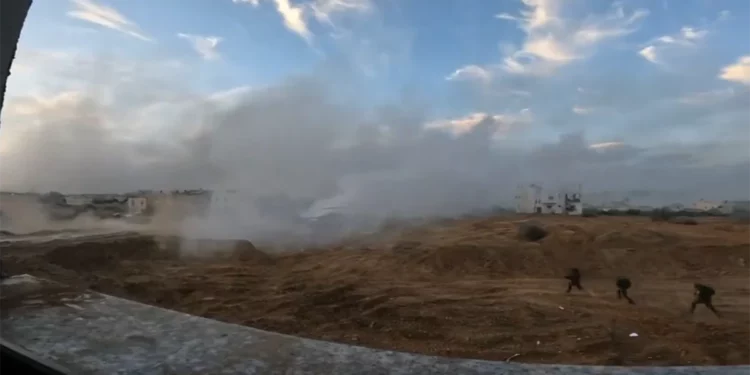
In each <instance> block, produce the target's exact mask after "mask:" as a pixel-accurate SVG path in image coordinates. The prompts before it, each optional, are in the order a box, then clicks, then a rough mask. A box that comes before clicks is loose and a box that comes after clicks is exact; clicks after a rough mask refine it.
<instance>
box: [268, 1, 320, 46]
mask: <svg viewBox="0 0 750 375" xmlns="http://www.w3.org/2000/svg"><path fill="white" fill-rule="evenodd" d="M274 3H275V4H276V10H277V11H278V12H279V14H280V15H281V18H282V19H283V20H284V26H286V28H287V29H289V30H290V31H291V32H293V33H295V34H297V35H299V36H300V37H302V39H304V40H305V41H307V42H308V43H310V41H311V40H312V33H310V29H308V27H307V22H306V21H305V13H304V8H303V7H301V6H295V5H293V4H292V3H291V2H290V1H289V0H274Z"/></svg>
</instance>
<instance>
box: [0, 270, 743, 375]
mask: <svg viewBox="0 0 750 375" xmlns="http://www.w3.org/2000/svg"><path fill="white" fill-rule="evenodd" d="M0 293H2V296H3V304H2V305H0V310H1V311H2V320H1V326H0V332H2V338H3V339H4V340H7V341H9V342H11V343H13V344H15V345H18V346H20V347H22V348H25V349H27V350H29V351H31V352H32V353H35V354H37V355H38V356H40V357H42V358H47V359H49V360H51V361H53V362H56V363H58V364H60V365H61V366H63V367H66V368H68V369H70V370H71V372H72V373H73V374H106V375H110V374H143V375H150V374H160V375H163V374H180V375H188V374H195V375H198V374H201V375H203V374H286V375H291V374H300V375H301V374H362V375H369V374H446V375H463V374H467V375H468V374H472V375H479V374H509V375H516V374H525V375H532V374H533V375H536V374H539V375H541V374H612V375H615V374H616V375H625V374H655V375H656V374H658V375H671V374H716V375H739V374H742V375H746V374H750V366H734V367H631V368H626V367H602V366H554V365H552V366H550V365H531V364H515V363H505V362H491V361H479V360H463V359H453V358H440V357H430V356H423V355H414V354H409V353H400V352H393V351H384V350H374V349H367V348H363V347H356V346H350V345H344V344H336V343H330V342H324V341H316V340H309V339H302V338H298V337H293V336H287V335H281V334H277V333H273V332H266V331H261V330H257V329H253V328H249V327H243V326H238V325H234V324H228V323H221V322H218V321H214V320H210V319H205V318H200V317H195V316H191V315H187V314H182V313H178V312H175V311H170V310H166V309H161V308H158V307H153V306H148V305H144V304H141V303H137V302H133V301H129V300H124V299H121V298H115V297H111V296H107V295H103V294H99V293H95V292H91V291H75V290H72V289H70V288H67V287H65V286H62V285H60V284H56V283H53V282H50V281H45V280H40V279H36V278H34V277H32V276H28V275H21V276H15V277H12V278H10V279H7V280H5V281H3V282H2V284H0Z"/></svg>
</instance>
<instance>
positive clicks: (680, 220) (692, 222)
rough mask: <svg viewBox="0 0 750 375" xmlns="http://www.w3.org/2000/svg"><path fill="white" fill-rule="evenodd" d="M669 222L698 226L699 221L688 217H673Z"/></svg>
mask: <svg viewBox="0 0 750 375" xmlns="http://www.w3.org/2000/svg"><path fill="white" fill-rule="evenodd" d="M669 222H670V223H672V224H682V225H698V221H696V220H695V219H693V218H692V217H687V216H677V217H673V218H670V219H669Z"/></svg>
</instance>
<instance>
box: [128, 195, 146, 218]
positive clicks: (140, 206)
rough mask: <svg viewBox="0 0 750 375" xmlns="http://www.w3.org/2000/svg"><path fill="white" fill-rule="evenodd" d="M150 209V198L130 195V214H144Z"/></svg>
mask: <svg viewBox="0 0 750 375" xmlns="http://www.w3.org/2000/svg"><path fill="white" fill-rule="evenodd" d="M147 210H148V198H146V197H129V198H128V214H130V215H143V214H145V213H146V211H147Z"/></svg>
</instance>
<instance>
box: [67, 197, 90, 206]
mask: <svg viewBox="0 0 750 375" xmlns="http://www.w3.org/2000/svg"><path fill="white" fill-rule="evenodd" d="M65 202H66V203H67V204H69V205H71V206H85V205H87V204H91V202H92V199H91V197H89V196H85V195H66V196H65Z"/></svg>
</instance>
